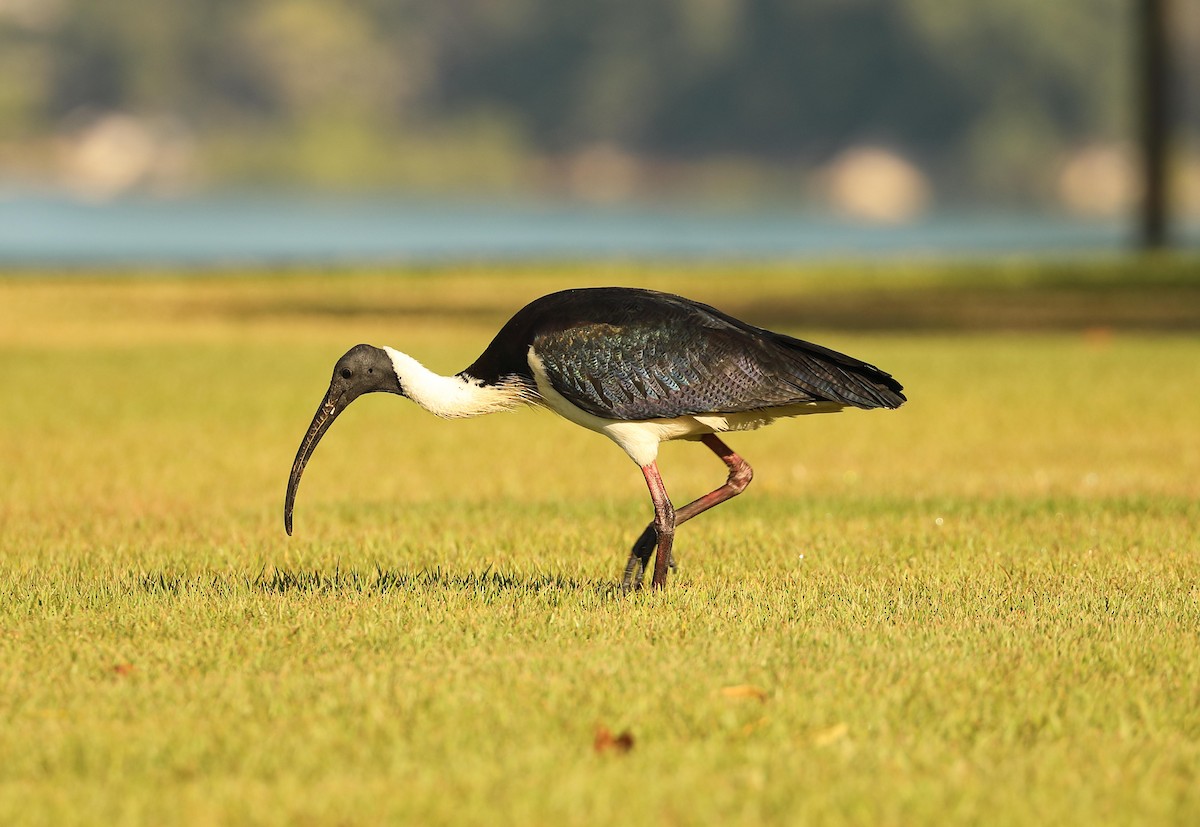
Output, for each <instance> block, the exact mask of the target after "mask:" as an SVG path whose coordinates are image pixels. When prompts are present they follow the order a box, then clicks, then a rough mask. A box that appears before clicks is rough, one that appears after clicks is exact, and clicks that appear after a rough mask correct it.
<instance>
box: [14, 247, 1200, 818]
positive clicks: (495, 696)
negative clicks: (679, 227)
mask: <svg viewBox="0 0 1200 827" xmlns="http://www.w3.org/2000/svg"><path fill="white" fill-rule="evenodd" d="M1195 264H1196V262H1195V261H1194V260H1192V261H1190V262H1189V261H1186V260H1184V261H1174V260H1167V261H1159V262H1157V263H1154V264H1153V266H1145V265H1144V264H1137V265H1134V266H1127V265H1122V264H1121V263H1119V262H1118V263H1113V262H1102V263H1098V264H1096V265H1095V266H1089V265H1085V264H1078V263H1076V264H1070V265H1058V266H1056V267H1037V266H1032V265H1021V266H1020V267H1016V268H1014V267H1011V266H1002V267H1001V266H998V267H993V268H987V267H976V268H956V267H950V266H946V267H942V268H941V269H938V270H935V271H934V272H932V273H929V272H925V271H921V270H920V269H919V268H916V267H915V266H913V265H908V266H906V267H900V268H897V269H896V270H895V271H894V272H888V271H887V270H886V268H876V269H875V270H874V271H872V272H869V273H867V274H865V275H864V274H858V273H854V272H852V271H851V270H849V269H848V268H817V269H813V268H809V269H805V268H789V267H782V266H780V267H761V268H751V267H743V268H728V269H727V270H721V269H720V268H708V269H704V270H702V271H701V272H699V273H689V272H688V271H687V270H686V269H685V268H682V267H680V268H669V267H666V266H662V267H627V268H622V267H620V266H617V265H606V266H596V267H590V268H580V267H575V268H566V269H565V270H562V271H557V270H555V269H553V268H549V267H541V268H519V267H508V268H505V269H503V270H501V271H498V272H493V271H490V270H488V269H487V268H482V267H471V268H445V269H434V270H426V271H415V270H408V271H402V272H401V271H397V272H390V273H385V274H371V273H363V272H354V271H348V272H332V273H311V272H283V273H260V274H231V275H226V276H213V275H208V276H199V275H182V276H181V275H179V274H170V273H166V274H157V275H155V274H141V275H137V276H133V277H124V276H120V275H117V274H91V275H80V274H73V275H69V276H65V277H61V278H60V277H52V276H48V275H21V274H12V275H9V276H7V277H4V278H0V388H3V389H4V392H5V399H4V403H3V410H4V412H3V417H2V423H3V424H0V824H44V825H50V824H55V825H57V824H74V823H88V824H121V823H129V824H134V823H143V824H144V823H164V824H165V823H172V824H195V825H200V824H216V823H220V824H242V823H255V824H316V825H325V824H347V825H357V824H363V825H368V824H379V823H386V822H388V821H391V822H409V823H415V824H438V823H487V824H522V825H524V824H554V825H559V824H580V825H590V824H601V823H614V822H617V821H620V822H622V823H629V824H642V823H646V824H660V823H662V824H721V825H725V824H747V825H749V824H762V823H821V824H872V825H874V824H896V825H900V824H906V825H907V824H914V823H925V824H947V823H986V824H998V825H1005V824H1065V823H1073V824H1137V823H1140V824H1181V825H1182V824H1194V823H1197V821H1200V541H1198V539H1197V537H1198V535H1200V532H1198V531H1197V526H1198V525H1200V427H1197V425H1196V423H1197V421H1200V419H1198V416H1200V338H1198V337H1197V336H1196V335H1195V331H1196V329H1198V328H1197V322H1196V319H1195V318H1194V316H1195V307H1200V304H1196V305H1194V306H1193V305H1191V304H1190V301H1191V299H1192V298H1194V297H1196V296H1197V295H1200V287H1198V286H1197V285H1198V284H1200V278H1197V272H1200V271H1198V269H1197V267H1196V266H1195ZM1139 277H1141V278H1142V279H1143V281H1142V282H1136V281H1132V280H1133V279H1136V278H1139ZM611 283H624V284H638V285H646V286H655V287H660V288H664V289H670V290H675V291H678V292H685V293H687V294H689V295H692V296H694V297H696V298H700V299H704V300H707V301H712V302H714V303H717V304H719V305H721V306H722V307H726V308H729V309H730V310H733V311H736V312H740V313H745V314H746V315H747V316H748V317H749V318H750V319H751V320H758V321H763V322H767V321H769V322H770V323H771V324H772V325H773V326H776V327H780V328H784V329H787V330H788V331H789V332H792V333H795V334H798V335H802V336H804V337H806V338H812V339H814V340H816V341H819V342H821V343H823V344H826V345H829V346H832V347H835V348H838V349H843V350H846V351H848V352H850V353H852V354H854V355H857V356H860V357H862V358H865V359H867V360H869V361H873V362H875V363H877V364H879V365H880V366H881V367H884V368H885V369H887V370H889V371H891V372H893V373H894V374H895V375H896V376H897V377H899V378H900V379H901V380H902V381H903V382H904V383H905V385H906V389H907V392H908V394H909V398H910V400H911V401H910V403H909V404H908V405H907V406H905V407H904V408H903V409H901V410H900V411H897V412H870V413H864V412H849V413H844V414H839V415H837V416H825V417H810V418H807V419H803V420H795V421H790V422H783V423H780V424H777V425H775V426H773V427H771V428H769V429H765V430H763V431H759V432H755V433H750V434H737V435H733V436H731V437H730V439H729V442H730V443H731V444H732V445H733V446H734V447H735V448H736V449H738V450H739V451H740V452H741V453H743V455H744V456H746V457H747V459H749V460H750V461H751V462H752V463H753V464H754V466H755V470H756V477H755V481H754V483H753V485H752V486H751V488H750V490H749V491H748V492H747V493H746V494H745V495H744V496H743V497H741V498H739V499H738V500H735V501H734V502H733V503H731V504H728V505H725V506H722V507H721V508H719V509H717V510H716V511H714V512H712V513H710V514H706V515H704V516H702V517H700V518H698V519H697V520H696V521H695V522H693V523H689V524H687V525H686V526H684V527H682V528H681V529H680V532H679V535H678V538H677V546H676V548H677V556H678V558H679V561H680V568H679V569H678V570H677V571H676V572H675V574H674V576H673V580H672V582H671V585H670V586H669V588H668V589H667V590H666V591H665V592H664V593H649V592H647V593H642V594H637V595H631V596H624V595H622V594H621V593H620V592H619V590H617V588H616V583H617V580H618V578H619V575H620V573H621V570H622V566H623V563H624V559H625V556H626V554H627V553H628V547H629V545H630V543H632V541H633V540H634V538H635V537H636V536H637V534H638V533H639V531H640V529H641V528H642V526H644V524H645V522H646V521H647V520H648V519H649V517H650V508H649V500H648V497H647V495H646V493H645V490H644V484H643V482H642V480H641V475H640V474H639V473H638V471H637V469H636V468H635V467H633V465H632V464H631V463H629V461H628V459H627V458H626V457H625V456H624V455H623V454H622V453H621V451H620V450H619V449H618V448H616V447H615V446H614V445H612V444H611V443H609V442H608V441H607V440H604V439H603V438H601V437H598V436H596V435H594V434H590V433H588V432H585V431H583V430H581V429H578V428H575V427H573V426H571V425H568V424H566V423H565V422H562V421H560V420H557V419H556V418H554V417H553V416H552V415H550V414H548V413H544V412H538V411H533V410H529V411H521V412H519V413H515V414H505V415H497V416H493V417H487V418H483V419H479V420H472V421H464V422H443V421H439V420H436V419H434V418H432V417H429V416H428V415H426V414H424V413H423V412H421V411H420V410H418V409H417V408H416V407H415V406H413V405H411V404H408V403H406V402H404V401H403V400H399V399H396V398H394V397H382V396H377V397H368V398H365V399H363V400H361V401H359V402H357V403H355V405H354V407H353V408H351V409H350V410H349V411H348V412H347V413H346V414H344V415H343V416H342V418H341V419H340V420H339V422H338V423H337V424H336V425H335V426H334V428H333V430H332V431H331V432H330V433H329V435H328V436H327V437H326V438H325V440H324V442H323V443H322V445H321V447H320V448H319V449H318V451H317V454H316V457H315V459H314V460H313V462H312V464H311V465H310V467H309V469H308V471H307V472H306V474H305V479H304V484H303V486H302V488H301V491H300V496H299V500H298V503H297V508H296V533H295V536H294V537H293V538H290V539H289V538H288V537H286V536H285V535H284V532H283V524H282V500H283V492H284V485H285V482H286V477H287V472H288V469H289V467H290V464H291V460H292V456H293V454H294V452H295V449H296V446H297V444H298V442H299V439H300V437H301V436H302V435H303V432H304V429H305V427H306V426H307V424H308V422H309V419H310V417H311V415H312V413H313V410H314V409H315V407H316V405H317V403H318V402H319V400H320V398H321V395H322V393H323V392H324V389H325V386H326V384H327V382H328V377H329V371H330V369H331V368H332V365H333V362H334V360H335V359H336V358H337V356H339V355H340V354H341V353H342V352H343V351H344V350H346V349H347V348H348V347H349V346H350V345H353V344H355V343H357V342H359V341H368V342H374V343H377V344H390V345H392V346H395V347H398V348H400V349H403V350H406V351H408V352H410V353H412V354H413V355H415V356H417V357H418V358H420V359H422V361H424V362H425V363H426V364H427V365H429V366H430V367H432V368H435V369H438V370H441V371H442V372H451V371H454V370H458V369H460V368H461V367H463V366H464V365H466V364H468V363H469V362H470V361H471V359H472V358H473V357H474V356H475V355H476V354H477V353H478V351H479V350H480V349H481V348H482V347H483V346H484V345H485V344H486V342H487V341H488V339H489V338H490V336H491V335H492V334H493V333H494V332H495V330H496V329H498V327H499V325H500V323H502V322H503V320H504V318H505V317H506V314H507V313H509V312H511V311H512V310H515V309H516V308H517V307H519V306H520V305H521V304H522V303H523V302H524V301H526V300H527V299H529V298H532V297H534V296H536V295H539V294H541V293H544V292H547V291H549V290H552V289H556V288H560V287H566V286H573V285H582V284H611ZM1131 284H1133V285H1140V286H1134V287H1131V286H1130V285H1131ZM856 306H857V307H860V308H862V312H861V316H859V317H855V316H854V314H853V310H854V308H855V307H856ZM1022 308H1025V310H1024V311H1023V310H1022ZM853 318H858V319H859V321H860V322H861V323H860V324H851V323H850V321H848V319H849V320H853ZM914 319H916V320H915V321H914ZM661 464H662V467H663V469H664V475H665V476H666V480H667V484H668V486H670V488H671V491H672V494H673V496H674V499H675V500H676V502H679V503H681V502H683V501H685V500H686V499H688V498H690V497H691V496H694V495H696V494H699V493H702V492H703V491H706V490H708V489H709V488H711V487H713V486H715V485H716V484H718V483H719V482H721V481H722V480H723V477H724V468H723V466H721V464H720V463H719V462H718V461H717V460H715V459H714V458H713V457H712V456H711V455H710V454H709V453H708V452H707V451H705V450H704V449H703V448H702V447H699V446H696V445H689V444H681V445H668V446H666V447H665V448H664V450H663V454H662V457H661ZM605 731H607V732H609V733H611V734H612V735H613V736H614V737H615V736H619V735H620V734H622V733H625V732H628V733H629V735H630V736H631V739H632V747H631V748H629V749H628V751H623V750H622V749H620V748H619V747H617V746H608V745H607V744H608V742H607V741H606V739H605V738H604V732H605Z"/></svg>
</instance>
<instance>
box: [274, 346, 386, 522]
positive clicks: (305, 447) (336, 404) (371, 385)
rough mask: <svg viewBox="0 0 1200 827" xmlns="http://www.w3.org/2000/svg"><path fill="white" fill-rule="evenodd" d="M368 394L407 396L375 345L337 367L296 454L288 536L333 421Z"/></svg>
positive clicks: (286, 514)
mask: <svg viewBox="0 0 1200 827" xmlns="http://www.w3.org/2000/svg"><path fill="white" fill-rule="evenodd" d="M364 393H398V394H400V395H403V394H404V389H403V388H402V387H401V386H400V380H399V379H398V378H397V377H396V369H395V368H394V367H393V366H392V359H391V357H390V356H388V354H387V351H385V350H382V349H380V348H377V347H372V346H371V345H355V346H354V347H352V348H350V350H348V351H346V355H344V356H343V357H342V358H341V359H338V360H337V364H336V365H334V366H333V378H332V379H330V380H329V390H328V391H327V392H326V393H325V398H324V399H322V400H321V406H320V407H319V408H317V412H316V414H315V415H314V416H313V420H312V424H311V425H309V426H308V433H306V434H305V435H304V439H303V441H301V443H300V449H299V450H298V451H296V459H295V461H294V462H293V463H292V473H291V476H289V477H288V487H287V496H286V497H285V498H284V502H283V525H284V528H286V529H287V533H288V534H291V533H292V507H293V506H294V505H295V503H296V489H297V488H299V487H300V475H301V474H303V473H304V466H306V465H308V460H309V458H310V457H311V456H312V454H313V451H315V450H316V448H317V443H318V442H320V441H321V437H322V436H324V435H325V432H326V431H328V430H329V426H330V425H332V424H333V420H335V419H337V416H338V414H340V413H341V412H342V411H344V410H346V407H347V406H348V405H349V404H350V403H351V402H353V401H354V400H355V399H358V397H360V396H362V395H363V394H364Z"/></svg>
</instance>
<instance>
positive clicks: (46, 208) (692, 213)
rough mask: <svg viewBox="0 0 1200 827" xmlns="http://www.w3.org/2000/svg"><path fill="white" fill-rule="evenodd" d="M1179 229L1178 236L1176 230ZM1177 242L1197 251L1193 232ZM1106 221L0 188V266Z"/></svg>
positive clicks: (776, 249)
mask: <svg viewBox="0 0 1200 827" xmlns="http://www.w3.org/2000/svg"><path fill="white" fill-rule="evenodd" d="M1177 235H1178V234H1177ZM1183 235H1184V236H1185V237H1184V238H1183V239H1177V241H1182V243H1184V244H1186V245H1189V246H1200V227H1196V226H1193V227H1191V228H1189V230H1188V232H1187V233H1185V234H1183ZM1131 239H1132V231H1131V229H1130V226H1129V225H1125V224H1121V223H1118V222H1085V221H1079V220H1072V219H1068V218H1062V217H1053V216H1050V217H1048V216H1039V215H1030V214H1015V215H997V214H984V213H974V212H959V213H954V214H942V215H934V216H931V217H929V218H926V219H923V220H921V221H919V222H917V223H913V224H905V225H899V226H879V225H868V224H856V223H852V222H848V221H838V220H835V219H831V218H829V217H827V216H821V215H817V214H811V213H804V212H800V211H789V210H786V209H756V210H732V209H729V210H717V209H711V210H702V209H683V208H679V207H666V206H663V207H650V206H644V207H628V206H621V207H613V208H600V207H581V206H577V205H563V204H549V203H512V202H503V203H478V202H469V203H468V202H449V201H438V202H420V201H412V200H388V199H369V198H361V199H330V198H320V199H317V198H312V199H310V198H287V197H282V196H280V197H237V196H220V197H215V196H214V197H204V198H192V199H184V200H153V199H123V200H118V201H111V202H106V203H103V204H89V203H83V202H78V201H73V200H70V199H68V198H63V197H58V196H29V195H19V196H13V195H10V196H7V197H6V196H4V195H3V194H0V265H7V266H153V265H160V264H161V265H195V266H209V265H213V266H219V265H233V264H253V263H259V264H288V263H304V264H320V263H331V264H332V263H354V262H381V261H445V260H480V259H510V260H521V259H582V260H587V259H597V258H618V257H636V258H663V259H667V258H700V257H703V258H718V259H719V258H726V259H780V258H807V259H814V258H840V257H851V258H853V257H864V258H869V257H880V256H891V255H898V254H909V255H939V254H941V255H952V256H976V255H994V254H1000V253H1029V254H1052V253H1063V254H1070V253H1078V252H1104V251H1118V250H1121V249H1125V248H1127V247H1129V245H1130V242H1131Z"/></svg>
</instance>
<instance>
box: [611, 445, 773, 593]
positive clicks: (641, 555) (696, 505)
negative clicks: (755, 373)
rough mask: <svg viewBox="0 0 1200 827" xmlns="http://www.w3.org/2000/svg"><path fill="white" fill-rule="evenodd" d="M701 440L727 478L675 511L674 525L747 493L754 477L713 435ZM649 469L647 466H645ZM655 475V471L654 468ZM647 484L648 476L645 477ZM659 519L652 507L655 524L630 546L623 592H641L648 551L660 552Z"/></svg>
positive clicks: (656, 565) (648, 559)
mask: <svg viewBox="0 0 1200 827" xmlns="http://www.w3.org/2000/svg"><path fill="white" fill-rule="evenodd" d="M700 441H701V442H703V443H704V444H705V445H707V446H708V447H709V449H710V450H712V452H713V453H714V454H716V455H717V456H719V457H720V458H721V461H722V462H724V463H725V465H726V466H728V467H729V479H728V480H726V482H725V484H724V485H722V486H721V487H720V488H717V489H715V490H713V491H710V492H708V493H707V494H705V495H704V496H703V497H698V498H696V499H695V500H692V502H690V503H688V504H687V505H685V506H684V507H683V508H680V509H679V510H677V511H676V512H675V525H679V524H681V523H686V522H687V521H688V520H690V519H692V517H695V516H696V515H697V514H700V513H703V512H705V511H707V510H708V509H710V508H712V507H713V506H714V505H718V504H720V503H723V502H725V501H726V500H728V499H732V498H733V497H736V496H737V495H738V494H740V493H742V492H743V491H745V490H746V486H747V485H749V484H750V480H751V479H752V478H753V477H754V469H752V468H751V467H750V464H749V463H748V462H746V460H744V459H742V458H741V457H740V456H738V455H737V454H736V453H735V452H734V451H733V449H731V448H730V447H729V446H728V445H726V444H725V443H724V442H722V441H721V440H720V439H718V438H717V436H716V434H705V435H704V436H702V437H700ZM647 467H650V466H647ZM642 473H643V474H646V469H645V468H643V469H642ZM654 473H655V475H656V476H657V474H658V469H657V467H656V468H655V469H654ZM647 483H649V476H647ZM661 484H662V479H661V477H660V478H659V485H660V486H661ZM653 496H654V489H653V488H651V497H652V498H653ZM663 496H664V497H665V496H666V489H663ZM657 520H658V510H657V507H656V508H655V522H654V523H651V524H650V525H648V526H646V530H645V531H643V532H642V536H641V537H639V538H638V540H637V542H636V543H634V544H633V550H632V551H631V552H630V554H629V562H628V563H626V564H625V579H624V581H623V582H622V584H621V587H622V588H623V589H624V590H625V591H629V590H630V589H631V588H632V589H640V588H641V587H642V577H643V576H644V573H645V571H646V564H647V563H648V562H649V561H650V552H651V551H653V550H654V548H655V547H656V546H658V547H659V548H660V550H661V543H659V542H658V531H657V528H656V523H657ZM668 562H669V563H670V565H671V566H674V565H675V561H674V559H673V558H671V559H669V561H668ZM658 568H659V564H658V559H657V558H656V559H655V565H654V583H655V585H658V579H659V577H658ZM663 582H664V583H665V582H666V574H665V572H664V574H663Z"/></svg>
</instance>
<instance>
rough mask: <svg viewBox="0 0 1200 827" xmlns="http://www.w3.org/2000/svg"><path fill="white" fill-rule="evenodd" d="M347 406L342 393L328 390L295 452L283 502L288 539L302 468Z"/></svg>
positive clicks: (331, 389) (284, 523)
mask: <svg viewBox="0 0 1200 827" xmlns="http://www.w3.org/2000/svg"><path fill="white" fill-rule="evenodd" d="M347 404H349V403H348V402H347V401H346V395H345V394H344V393H340V394H336V395H335V393H334V389H333V388H330V389H329V391H328V392H327V393H326V394H325V398H324V399H322V400H321V407H319V408H317V412H316V414H314V415H313V420H312V424H311V425H309V426H308V433H306V434H305V435H304V440H303V441H302V442H301V443H300V449H299V450H298V451H296V459H295V461H294V462H292V473H291V475H290V476H288V486H287V497H286V498H285V499H284V501H283V527H284V528H285V529H286V530H287V533H288V536H289V537H290V536H291V535H292V507H293V506H295V504H296V489H297V488H299V487H300V475H301V474H303V473H304V466H306V465H308V460H309V458H310V457H312V455H313V451H315V450H316V449H317V443H318V442H320V441H321V437H323V436H324V435H325V432H326V431H328V430H329V426H330V425H332V424H333V420H335V419H337V415H338V414H340V413H341V412H342V411H344V410H345V409H346V405H347Z"/></svg>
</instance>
